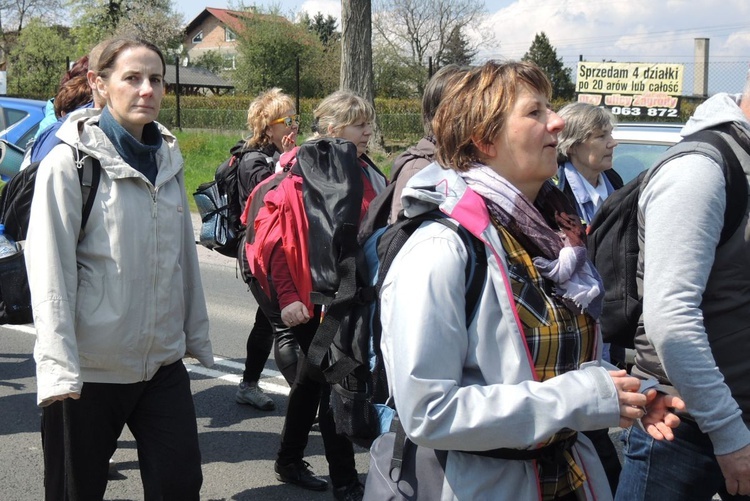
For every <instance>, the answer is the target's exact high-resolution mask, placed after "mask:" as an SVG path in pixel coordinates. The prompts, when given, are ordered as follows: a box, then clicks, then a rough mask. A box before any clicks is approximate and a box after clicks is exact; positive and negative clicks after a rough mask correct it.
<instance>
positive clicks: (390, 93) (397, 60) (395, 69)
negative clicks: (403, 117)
mask: <svg viewBox="0 0 750 501" xmlns="http://www.w3.org/2000/svg"><path fill="white" fill-rule="evenodd" d="M372 67H373V77H374V80H375V96H376V97H390V98H397V99H407V98H411V97H414V89H413V86H412V85H411V84H410V80H411V78H412V76H413V75H414V71H413V68H410V67H409V66H407V65H406V64H405V63H404V61H403V59H402V58H401V56H399V55H398V54H396V53H395V52H394V51H393V50H391V49H390V47H379V48H375V47H373V53H372Z"/></svg>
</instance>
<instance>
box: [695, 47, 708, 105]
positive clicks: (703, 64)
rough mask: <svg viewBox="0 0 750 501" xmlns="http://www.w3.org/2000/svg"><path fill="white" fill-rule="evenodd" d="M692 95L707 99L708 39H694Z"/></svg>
mask: <svg viewBox="0 0 750 501" xmlns="http://www.w3.org/2000/svg"><path fill="white" fill-rule="evenodd" d="M693 95H694V96H697V97H708V38H696V39H695V75H694V77H693Z"/></svg>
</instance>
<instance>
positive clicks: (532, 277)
mask: <svg viewBox="0 0 750 501" xmlns="http://www.w3.org/2000/svg"><path fill="white" fill-rule="evenodd" d="M493 222H494V221H493ZM495 226H496V227H497V230H498V233H499V234H500V239H501V241H502V245H503V249H504V250H505V252H506V253H507V255H508V271H509V275H510V281H511V287H512V289H513V299H514V300H515V304H516V308H517V310H518V316H519V318H520V319H521V323H523V327H524V335H525V337H526V343H527V345H528V347H529V351H530V352H531V356H532V359H533V360H534V369H535V370H536V374H537V377H538V378H539V380H540V381H546V380H547V379H550V378H553V377H555V376H558V375H560V374H564V373H566V372H568V371H571V370H576V369H577V368H578V367H579V366H580V364H582V363H584V362H588V361H590V360H592V358H593V352H594V341H595V332H596V323H595V321H594V320H593V319H592V318H591V317H590V316H589V315H587V314H585V313H583V314H578V315H576V314H573V313H572V312H571V311H570V310H569V309H568V308H566V307H565V305H564V304H563V303H562V301H561V300H560V298H559V297H558V296H556V295H555V293H554V287H553V284H552V283H551V282H549V281H548V280H546V279H544V278H542V276H541V275H540V274H539V272H538V271H537V269H536V267H535V266H534V264H533V263H532V260H531V256H530V255H529V253H528V252H526V251H525V250H524V249H523V248H522V247H521V246H520V245H519V243H518V241H516V239H515V238H513V237H512V236H511V234H510V233H509V232H508V231H507V230H506V229H505V228H503V227H500V226H499V225H498V224H495ZM574 433H575V432H574V431H572V430H569V429H562V430H560V431H559V432H558V433H556V434H555V435H553V436H552V437H550V438H549V439H548V440H546V441H545V442H544V443H543V444H541V445H548V444H551V443H554V442H557V441H559V440H563V439H565V438H568V437H570V436H572V435H573V434H574ZM564 460H565V462H566V463H567V464H566V465H564V466H560V465H557V464H555V463H548V462H541V461H540V462H539V463H538V466H539V480H540V483H541V487H542V498H543V499H545V500H551V499H555V498H557V497H559V496H563V495H565V494H569V493H571V492H574V491H576V490H577V489H579V488H580V487H581V486H582V485H583V482H584V480H585V478H586V477H585V475H584V473H583V471H582V470H581V469H580V467H579V466H578V465H577V464H576V463H575V461H574V459H573V456H572V454H570V453H569V452H566V453H565V454H564Z"/></svg>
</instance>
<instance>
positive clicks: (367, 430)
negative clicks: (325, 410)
mask: <svg viewBox="0 0 750 501" xmlns="http://www.w3.org/2000/svg"><path fill="white" fill-rule="evenodd" d="M426 221H435V222H436V223H439V224H443V225H445V226H447V227H449V228H451V229H452V230H453V231H455V232H457V233H458V235H459V236H460V237H461V240H462V241H463V243H464V245H466V248H467V250H468V251H469V252H468V254H469V260H468V262H467V264H466V272H465V276H466V324H467V326H468V325H469V324H470V323H471V321H472V319H473V318H474V313H475V311H476V307H477V304H478V302H479V297H480V295H481V292H482V287H483V285H484V282H485V277H486V275H487V260H486V251H485V248H484V244H483V243H482V242H481V241H480V240H479V239H477V238H476V237H475V236H474V235H472V234H471V233H469V231H468V230H466V229H465V228H463V227H462V226H459V225H456V224H455V223H453V222H452V221H451V220H450V219H448V218H447V217H446V216H445V215H444V214H442V213H441V212H439V211H437V210H434V211H430V212H428V213H425V214H422V215H420V216H418V217H414V218H406V217H404V216H403V213H402V215H400V216H399V218H398V219H397V220H396V221H395V222H394V223H392V224H390V225H388V226H386V227H383V228H379V229H378V230H376V231H375V233H373V235H371V236H370V237H369V238H368V239H367V240H366V241H365V243H364V245H363V247H362V251H363V252H364V254H365V256H364V262H360V261H359V260H358V259H352V260H351V261H350V262H349V263H343V264H344V266H342V272H343V273H342V277H341V281H340V285H339V288H338V291H337V294H336V298H335V299H334V300H333V302H332V303H331V304H330V305H329V306H328V309H327V310H326V314H325V316H324V317H323V321H322V322H321V324H320V327H319V328H318V331H317V332H316V334H315V337H314V338H313V342H312V345H311V346H310V350H309V352H308V359H309V360H310V361H311V362H312V363H313V364H314V365H316V366H319V367H321V369H322V370H323V374H324V375H325V378H326V381H327V382H329V383H330V384H331V390H332V391H331V411H332V412H333V419H334V422H335V424H336V432H337V433H339V434H342V435H346V436H347V437H349V439H350V440H352V442H354V443H356V444H358V445H361V446H363V447H369V446H370V445H371V444H372V442H373V441H374V440H375V439H376V438H377V437H378V436H380V435H381V434H383V433H385V432H386V431H388V429H389V424H390V422H389V416H392V415H393V412H392V411H391V412H388V411H387V410H385V408H386V407H389V394H388V380H387V377H386V372H385V366H384V362H383V358H382V353H381V349H380V341H381V334H382V325H381V323H380V290H381V288H382V285H383V282H384V280H385V277H386V275H387V274H388V270H389V269H390V267H391V264H392V263H393V260H394V259H395V257H396V255H397V254H398V252H399V251H400V250H401V248H402V247H403V246H404V244H405V243H406V241H407V240H408V239H409V237H410V236H411V235H412V234H413V233H414V231H415V230H416V229H417V228H419V227H420V226H421V225H422V223H424V222H426ZM355 262H356V263H358V264H356V265H355V264H354V263H355ZM362 267H364V268H362ZM384 411H385V412H384Z"/></svg>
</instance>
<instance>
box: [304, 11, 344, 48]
mask: <svg viewBox="0 0 750 501" xmlns="http://www.w3.org/2000/svg"><path fill="white" fill-rule="evenodd" d="M337 23H338V21H337V20H336V18H335V17H333V16H332V15H330V14H329V15H328V17H323V14H322V13H321V12H318V13H317V14H315V15H314V16H313V17H310V15H309V14H308V13H307V12H304V13H303V14H302V16H301V18H300V24H302V25H303V26H305V27H306V28H307V31H309V32H311V33H315V34H316V35H317V36H318V38H319V39H320V41H321V42H322V43H323V46H324V47H326V48H328V47H330V46H331V45H332V44H336V43H339V42H340V41H341V33H340V32H338V31H336V24H337Z"/></svg>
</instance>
